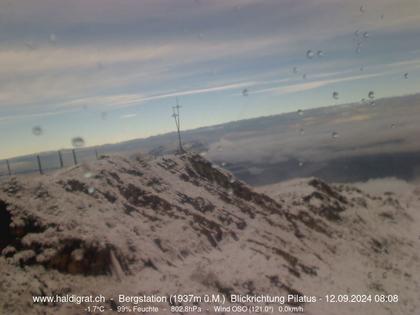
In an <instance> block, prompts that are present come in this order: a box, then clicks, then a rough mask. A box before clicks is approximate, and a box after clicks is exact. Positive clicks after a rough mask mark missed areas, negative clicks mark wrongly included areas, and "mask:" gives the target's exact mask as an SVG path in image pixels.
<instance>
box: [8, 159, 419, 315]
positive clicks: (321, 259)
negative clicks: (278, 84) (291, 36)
mask: <svg viewBox="0 0 420 315" xmlns="http://www.w3.org/2000/svg"><path fill="white" fill-rule="evenodd" d="M419 195H420V194H419V193H418V191H417V190H415V189H413V191H410V192H407V194H406V195H405V196H404V200H405V201H406V204H402V203H401V201H400V200H401V198H400V196H397V195H395V194H393V193H392V192H389V193H386V194H369V193H366V192H364V191H362V190H361V189H359V188H357V187H356V186H350V185H328V184H326V183H324V182H322V181H320V180H318V179H315V178H312V179H302V180H294V181H290V182H285V183H280V184H277V185H272V186H269V187H261V188H259V189H257V190H255V189H253V188H251V187H250V186H248V185H246V184H245V183H243V182H241V181H238V180H236V179H235V178H234V177H233V176H232V175H231V174H230V173H229V172H227V171H225V170H223V169H221V168H219V167H217V166H214V165H212V164H211V163H210V162H209V161H207V160H206V159H204V158H203V157H201V156H200V155H195V154H183V155H170V156H165V157H160V158H156V159H149V158H146V157H144V156H137V157H136V158H133V159H127V158H123V157H118V156H113V157H104V158H102V159H101V160H99V161H96V162H93V163H89V164H82V165H78V166H75V167H72V168H69V169H65V170H61V171H58V172H56V173H54V174H52V175H46V176H39V177H31V178H25V177H19V178H12V179H11V180H9V181H8V182H5V183H1V184H0V225H1V227H0V231H1V236H2V237H1V238H0V252H1V256H0V266H1V270H2V276H1V278H2V279H1V280H2V281H0V287H1V289H2V290H1V293H0V309H3V310H4V311H6V312H7V313H8V314H23V313H25V314H32V313H33V314H45V313H47V314H58V313H59V314H80V313H81V312H80V310H81V308H80V305H79V306H78V305H70V304H56V305H48V306H45V305H42V304H32V300H31V296H32V295H43V294H44V295H45V294H47V295H48V294H50V295H53V294H64V293H74V294H79V295H81V294H99V293H100V294H103V295H105V296H106V297H108V298H109V297H115V296H116V295H118V294H120V293H124V294H126V295H130V294H131V295H141V294H157V293H159V294H160V295H169V294H175V293H191V292H192V293H195V294H208V293H221V294H225V295H229V294H249V295H258V294H271V295H287V294H292V295H296V296H298V297H302V300H304V298H303V297H304V296H312V295H318V296H323V295H325V294H339V293H358V294H362V293H371V294H400V299H401V300H400V302H399V303H397V304H370V305H363V306H360V305H337V304H335V305H333V304H331V305H325V304H322V303H321V304H319V303H306V304H305V303H297V304H296V305H302V306H304V309H305V313H306V314H354V313H355V312H358V313H360V314H364V313H366V314H367V313H370V314H415V311H416V309H417V307H418V306H419V305H418V304H419V301H418V299H417V298H416V297H415V294H414V292H416V290H418V286H419V283H420V280H419V275H418V273H416V270H417V271H418V270H420V263H419V260H418V256H417V253H418V250H419V242H418V238H416V237H415V234H416V232H417V233H418V231H417V230H416V228H417V226H416V223H418V222H419V221H418V220H419V215H418V213H417V212H416V211H415V209H416V206H417V205H418V203H419ZM270 196H271V197H270ZM22 300H24V301H26V302H25V303H22ZM298 300H299V299H298ZM116 305H117V304H115V303H111V304H110V305H109V306H110V307H111V308H114V309H115V307H116ZM160 306H161V305H160ZM202 306H203V307H204V305H202ZM360 307H362V312H360V311H358V310H359V309H358V308H360ZM365 311H366V312H365ZM110 313H111V314H112V313H113V312H111V311H110ZM161 313H162V314H165V312H163V311H162V312H161ZM167 313H169V311H168V312H167Z"/></svg>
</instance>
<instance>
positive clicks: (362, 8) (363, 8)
mask: <svg viewBox="0 0 420 315" xmlns="http://www.w3.org/2000/svg"><path fill="white" fill-rule="evenodd" d="M365 10H366V8H365V6H364V5H361V6H360V12H362V13H364V12H365Z"/></svg>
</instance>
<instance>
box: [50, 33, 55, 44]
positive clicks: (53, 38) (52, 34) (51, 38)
mask: <svg viewBox="0 0 420 315" xmlns="http://www.w3.org/2000/svg"><path fill="white" fill-rule="evenodd" d="M48 40H49V42H50V43H51V44H55V43H56V42H57V36H56V35H55V34H54V33H51V34H50V36H49V38H48Z"/></svg>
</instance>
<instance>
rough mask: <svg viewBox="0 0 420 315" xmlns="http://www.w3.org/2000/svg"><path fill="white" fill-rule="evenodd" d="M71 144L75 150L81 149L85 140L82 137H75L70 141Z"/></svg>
mask: <svg viewBox="0 0 420 315" xmlns="http://www.w3.org/2000/svg"><path fill="white" fill-rule="evenodd" d="M71 143H72V145H73V147H75V148H81V147H83V146H85V140H84V139H83V138H82V137H75V138H73V139H71Z"/></svg>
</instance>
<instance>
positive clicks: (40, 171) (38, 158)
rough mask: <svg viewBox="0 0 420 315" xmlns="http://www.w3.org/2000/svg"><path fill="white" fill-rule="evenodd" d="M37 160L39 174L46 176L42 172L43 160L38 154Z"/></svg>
mask: <svg viewBox="0 0 420 315" xmlns="http://www.w3.org/2000/svg"><path fill="white" fill-rule="evenodd" d="M36 159H37V161H38V170H39V174H41V175H42V174H44V173H43V171H42V165H41V158H40V157H39V154H37V156H36Z"/></svg>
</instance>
